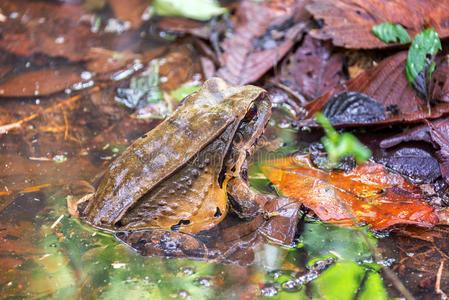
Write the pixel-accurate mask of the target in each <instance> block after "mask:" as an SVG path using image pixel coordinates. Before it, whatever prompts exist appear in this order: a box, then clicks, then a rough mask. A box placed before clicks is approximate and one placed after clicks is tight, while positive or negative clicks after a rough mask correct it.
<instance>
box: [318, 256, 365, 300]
mask: <svg viewBox="0 0 449 300" xmlns="http://www.w3.org/2000/svg"><path fill="white" fill-rule="evenodd" d="M365 272H366V271H365V268H363V267H362V266H360V265H358V264H357V263H353V262H341V263H336V264H334V265H332V266H330V267H329V269H327V270H326V272H324V273H323V274H321V276H320V277H319V278H317V279H316V280H314V281H313V282H312V286H313V294H314V295H315V297H316V298H322V299H341V300H346V299H347V300H351V299H354V298H355V296H356V295H357V292H358V290H359V287H360V285H361V284H362V281H363V277H364V275H365ZM342 282H344V284H342Z"/></svg>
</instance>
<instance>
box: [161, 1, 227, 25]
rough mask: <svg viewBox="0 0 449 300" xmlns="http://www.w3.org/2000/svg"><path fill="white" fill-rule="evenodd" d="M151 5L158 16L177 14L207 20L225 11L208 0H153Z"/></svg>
mask: <svg viewBox="0 0 449 300" xmlns="http://www.w3.org/2000/svg"><path fill="white" fill-rule="evenodd" d="M153 7H154V10H155V12H156V14H158V15H160V16H178V17H185V18H190V19H195V20H200V21H207V20H209V19H210V18H212V17H213V16H216V15H221V14H224V13H226V12H227V10H226V8H223V7H220V6H219V5H218V4H217V3H216V2H214V1H208V0H189V1H186V0H154V1H153Z"/></svg>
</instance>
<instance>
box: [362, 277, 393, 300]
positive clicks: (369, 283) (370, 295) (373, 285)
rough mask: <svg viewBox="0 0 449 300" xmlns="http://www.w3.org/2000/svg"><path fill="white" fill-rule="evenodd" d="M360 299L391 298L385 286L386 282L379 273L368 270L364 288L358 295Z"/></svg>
mask: <svg viewBox="0 0 449 300" xmlns="http://www.w3.org/2000/svg"><path fill="white" fill-rule="evenodd" d="M358 299H359V300H371V299H376V300H387V299H390V298H389V297H388V294H387V291H386V290H385V287H384V282H383V280H382V277H381V276H380V274H379V273H374V272H368V273H367V276H366V279H365V283H364V285H363V289H362V290H361V291H360V293H359V295H358Z"/></svg>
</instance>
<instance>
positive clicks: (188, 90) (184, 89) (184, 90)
mask: <svg viewBox="0 0 449 300" xmlns="http://www.w3.org/2000/svg"><path fill="white" fill-rule="evenodd" d="M200 88H201V86H200V85H191V84H183V85H182V86H180V87H179V88H177V89H176V90H173V91H171V92H170V94H171V95H172V96H173V98H175V99H176V100H178V101H181V100H182V99H184V98H185V97H186V96H188V95H190V94H192V93H194V92H197V91H198V90H199V89H200Z"/></svg>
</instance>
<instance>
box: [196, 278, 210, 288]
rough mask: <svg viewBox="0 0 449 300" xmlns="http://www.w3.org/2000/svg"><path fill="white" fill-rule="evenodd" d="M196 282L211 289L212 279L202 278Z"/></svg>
mask: <svg viewBox="0 0 449 300" xmlns="http://www.w3.org/2000/svg"><path fill="white" fill-rule="evenodd" d="M196 282H197V283H198V284H200V285H202V286H206V287H209V286H210V285H211V279H210V278H209V277H200V278H198V279H197V280H196Z"/></svg>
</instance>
